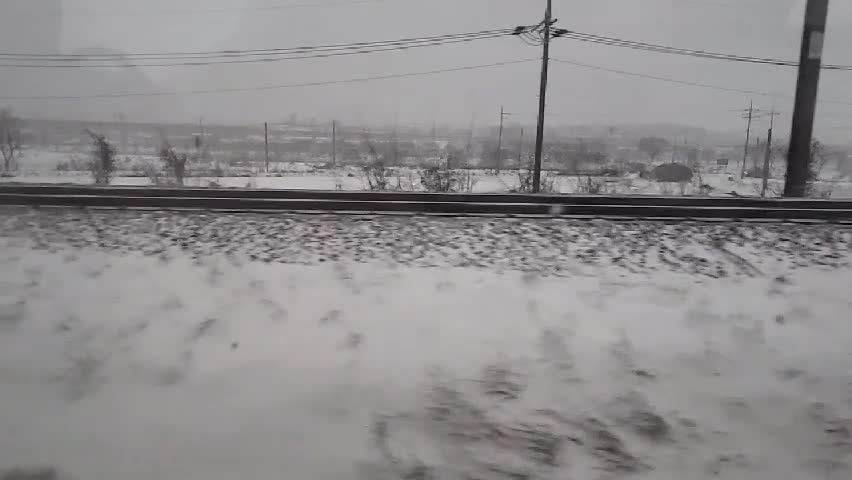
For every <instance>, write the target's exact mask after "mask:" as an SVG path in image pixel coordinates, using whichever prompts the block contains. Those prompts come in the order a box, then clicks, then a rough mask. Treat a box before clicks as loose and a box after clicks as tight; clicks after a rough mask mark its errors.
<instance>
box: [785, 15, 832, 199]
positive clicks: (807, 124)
mask: <svg viewBox="0 0 852 480" xmlns="http://www.w3.org/2000/svg"><path fill="white" fill-rule="evenodd" d="M827 20H828V0H808V4H807V8H806V9H805V25H804V29H803V31H802V49H801V54H800V56H799V78H798V81H797V84H796V101H795V106H794V108H793V127H792V132H791V133H790V151H789V152H788V153H787V180H786V182H785V184H784V196H785V197H804V196H805V195H806V194H807V185H808V180H809V177H810V171H809V170H810V163H811V140H812V138H813V133H814V115H816V100H817V91H818V89H819V74H820V69H822V47H823V43H824V41H825V26H826V23H827Z"/></svg>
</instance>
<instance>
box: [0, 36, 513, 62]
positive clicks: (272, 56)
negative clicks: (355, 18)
mask: <svg viewBox="0 0 852 480" xmlns="http://www.w3.org/2000/svg"><path fill="white" fill-rule="evenodd" d="M512 30H513V29H502V30H487V31H481V32H471V33H464V34H453V35H444V36H435V37H422V38H413V39H402V40H392V41H380V42H361V43H357V44H341V45H328V46H318V47H296V48H290V49H264V50H242V51H238V50H233V51H219V52H198V53H195V54H173V55H172V56H167V54H163V56H130V57H127V58H125V57H123V56H121V55H120V54H109V55H108V56H98V55H93V56H84V55H76V56H70V57H63V56H59V55H54V56H51V57H47V58H44V57H33V58H32V59H30V58H27V57H25V56H20V55H6V54H0V60H3V61H7V62H16V63H0V67H6V68H115V67H125V68H127V67H171V66H202V65H224V64H247V63H266V62H278V61H285V60H299V59H311V58H328V57H337V56H349V55H360V54H368V53H377V52H388V51H395V50H408V49H412V48H422V47H430V46H440V45H449V44H456V43H467V42H472V41H476V40H485V39H492V38H499V37H504V36H508V35H511V34H512ZM131 55H134V54H131ZM146 60H156V61H155V62H153V63H152V62H150V61H146ZM183 60H190V61H183ZM22 62H23V63H22ZM34 62H38V63H34ZM45 62H48V63H45ZM54 62H55V63H54ZM93 62H97V63H93ZM104 62H106V63H104ZM140 62H141V63H140Z"/></svg>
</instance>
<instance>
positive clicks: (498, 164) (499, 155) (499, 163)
mask: <svg viewBox="0 0 852 480" xmlns="http://www.w3.org/2000/svg"><path fill="white" fill-rule="evenodd" d="M509 115H511V114H510V113H508V112H506V111H505V110H503V105H500V133H498V134H497V156H496V157H495V162H494V171H495V172H496V173H497V174H499V173H500V169H501V168H502V167H503V119H505V118H506V117H507V116H509Z"/></svg>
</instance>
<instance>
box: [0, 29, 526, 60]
mask: <svg viewBox="0 0 852 480" xmlns="http://www.w3.org/2000/svg"><path fill="white" fill-rule="evenodd" d="M516 30H517V27H515V28H495V29H490V30H479V31H474V32H464V33H451V34H443V35H432V36H426V37H408V38H400V39H396V40H378V41H372V42H355V43H332V44H324V45H312V46H299V47H286V48H254V49H228V50H212V51H178V52H148V53H96V54H89V53H70V54H59V53H0V58H11V57H21V58H28V59H62V60H85V59H116V58H117V59H124V58H137V57H157V58H162V57H174V56H214V57H215V56H221V55H243V54H276V53H292V52H295V53H303V52H308V51H315V50H329V49H330V50H335V49H341V48H348V47H361V46H363V47H369V46H374V45H383V44H392V43H407V42H417V41H428V40H442V39H451V38H455V37H465V36H477V35H488V34H498V33H499V34H503V33H514V32H515V31H516Z"/></svg>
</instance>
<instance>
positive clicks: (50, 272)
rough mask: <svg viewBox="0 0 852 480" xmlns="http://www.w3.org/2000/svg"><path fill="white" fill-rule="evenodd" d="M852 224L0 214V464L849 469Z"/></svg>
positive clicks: (409, 470)
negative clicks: (851, 246)
mask: <svg viewBox="0 0 852 480" xmlns="http://www.w3.org/2000/svg"><path fill="white" fill-rule="evenodd" d="M850 244H852V231H850V230H849V229H848V228H843V227H839V226H830V225H812V226H799V227H797V226H792V225H778V224H766V225H762V224H733V225H721V224H719V225H715V224H695V225H690V224H682V225H679V224H666V223H658V222H636V221H625V222H605V221H594V222H592V221H576V220H521V219H515V220H511V219H489V218H466V219H442V218H425V217H414V218H395V217H375V218H370V217H366V218H352V217H347V216H335V215H327V216H299V215H280V216H275V217H273V216H269V215H250V214H242V215H236V214H235V215H227V214H200V213H168V212H156V213H154V212H150V213H145V212H86V211H69V210H61V211H50V210H45V211H40V212H39V211H30V210H26V209H0V286H2V288H0V478H4V479H6V478H14V479H19V478H74V479H80V480H101V479H104V480H107V479H109V480H112V479H117V478H120V479H128V480H136V479H140V480H141V479H150V478H163V479H175V478H181V479H189V480H191V479H204V480H211V479H213V480H216V479H222V480H224V479H232V478H273V477H274V478H280V477H286V478H320V479H329V480H337V479H341V480H342V479H347V480H349V479H358V480H361V479H363V480H368V479H369V480H382V479H388V480H390V479H402V478H406V479H423V480H426V479H483V480H491V479H495V480H503V479H530V480H532V479H567V478H578V479H584V480H585V479H612V478H636V479H643V480H644V479H648V480H650V479H654V480H658V479H662V480H675V479H677V480H682V479H690V480H691V479H704V478H708V479H709V478H730V479H738V480H739V479H744V478H747V479H749V480H764V479H766V480H769V479H773V480H774V479H777V478H800V479H826V478H828V479H846V478H850V475H852V368H850V365H852V351H850V348H849V346H850V345H852V326H850V324H849V318H850V312H852V299H850V296H849V285H850V284H852V267H850V264H849V260H850ZM430 267H431V268H430ZM16 469H17V470H16ZM13 474H14V475H24V476H13ZM25 474H29V476H25ZM37 474H41V475H43V476H41V477H37V476H36V475H37ZM4 475H5V476H4Z"/></svg>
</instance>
